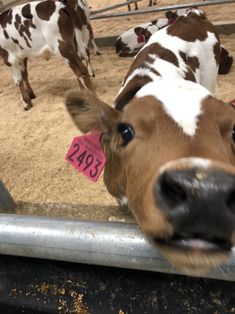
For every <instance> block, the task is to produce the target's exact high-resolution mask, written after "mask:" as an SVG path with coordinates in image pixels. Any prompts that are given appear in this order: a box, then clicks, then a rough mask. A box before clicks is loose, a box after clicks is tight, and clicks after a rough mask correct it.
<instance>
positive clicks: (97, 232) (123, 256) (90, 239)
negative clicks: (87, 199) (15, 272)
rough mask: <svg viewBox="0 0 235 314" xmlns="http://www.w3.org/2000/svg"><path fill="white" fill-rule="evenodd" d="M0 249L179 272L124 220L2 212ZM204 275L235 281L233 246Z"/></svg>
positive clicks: (11, 252) (2, 251)
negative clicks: (222, 262) (225, 260)
mask: <svg viewBox="0 0 235 314" xmlns="http://www.w3.org/2000/svg"><path fill="white" fill-rule="evenodd" d="M0 254H5V255H14V256H25V257H36V258H44V259H52V260H61V261H68V262H78V263H85V264H94V265H103V266H111V267H121V268H130V269H139V270H149V271H158V272H164V273H175V274H176V273H179V272H178V271H177V270H175V269H173V268H172V267H171V266H170V265H169V263H168V262H167V261H166V260H165V258H163V257H162V256H161V255H160V254H159V253H158V252H157V251H156V250H155V249H153V248H152V246H151V245H150V244H149V242H148V241H147V240H146V239H145V238H144V236H143V234H142V233H141V232H140V230H139V229H138V227H137V225H136V224H127V223H114V222H90V221H78V220H66V219H60V218H51V217H37V216H23V215H12V214H8V215H7V214H0ZM204 277H208V278H215V279H223V280H230V281H235V251H233V254H232V258H231V259H230V261H229V262H228V263H227V264H226V265H223V266H221V267H219V268H216V269H214V270H212V271H211V272H210V273H207V274H205V276H204Z"/></svg>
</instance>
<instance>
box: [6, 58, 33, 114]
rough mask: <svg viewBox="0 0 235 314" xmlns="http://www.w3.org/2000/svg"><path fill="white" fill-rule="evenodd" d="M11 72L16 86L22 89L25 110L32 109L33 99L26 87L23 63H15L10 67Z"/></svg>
mask: <svg viewBox="0 0 235 314" xmlns="http://www.w3.org/2000/svg"><path fill="white" fill-rule="evenodd" d="M10 70H11V74H12V77H13V80H14V82H15V84H16V86H17V87H19V89H20V92H21V96H22V102H23V107H24V109H25V110H29V109H31V108H32V102H31V98H30V96H29V93H28V91H27V90H26V89H25V86H24V80H23V72H24V66H23V63H22V62H21V61H20V62H15V63H13V64H12V65H11V67H10Z"/></svg>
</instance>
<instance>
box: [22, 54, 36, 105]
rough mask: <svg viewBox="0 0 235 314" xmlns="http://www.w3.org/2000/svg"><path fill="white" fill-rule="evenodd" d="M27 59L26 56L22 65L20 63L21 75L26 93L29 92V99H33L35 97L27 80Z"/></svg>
mask: <svg viewBox="0 0 235 314" xmlns="http://www.w3.org/2000/svg"><path fill="white" fill-rule="evenodd" d="M27 61H28V58H25V59H24V60H23V65H22V69H23V71H22V76H23V81H24V86H25V89H26V90H27V92H28V94H29V97H30V99H34V98H36V96H35V94H34V92H33V90H32V88H31V86H30V84H29V81H28V71H27Z"/></svg>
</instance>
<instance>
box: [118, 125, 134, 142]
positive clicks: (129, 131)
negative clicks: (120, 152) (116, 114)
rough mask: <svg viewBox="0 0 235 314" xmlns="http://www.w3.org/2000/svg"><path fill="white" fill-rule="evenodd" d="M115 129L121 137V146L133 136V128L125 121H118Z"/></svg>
mask: <svg viewBox="0 0 235 314" xmlns="http://www.w3.org/2000/svg"><path fill="white" fill-rule="evenodd" d="M117 131H118V133H119V134H120V135H121V137H122V141H123V146H126V145H127V144H128V143H129V142H130V141H131V140H132V139H133V138H134V136H135V132H134V129H133V128H132V126H131V125H130V124H127V123H119V124H118V126H117Z"/></svg>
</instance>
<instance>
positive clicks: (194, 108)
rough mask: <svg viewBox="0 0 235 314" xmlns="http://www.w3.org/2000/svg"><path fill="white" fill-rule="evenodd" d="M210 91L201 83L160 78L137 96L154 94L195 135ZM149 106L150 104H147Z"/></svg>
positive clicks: (186, 129)
mask: <svg viewBox="0 0 235 314" xmlns="http://www.w3.org/2000/svg"><path fill="white" fill-rule="evenodd" d="M209 95H210V92H209V91H208V90H207V89H206V88H204V87H203V86H201V85H199V84H195V83H193V82H191V81H185V80H183V79H181V80H170V79H168V80H167V79H164V80H158V81H155V82H150V83H148V84H146V85H145V86H144V87H142V88H141V89H140V90H139V91H138V92H137V94H136V97H138V98H140V97H145V96H153V97H155V98H156V99H157V100H159V101H161V103H162V106H163V109H164V110H165V112H166V113H167V114H168V115H169V116H170V117H171V118H172V119H173V120H174V121H175V122H176V123H177V124H178V125H179V127H181V128H182V130H183V132H184V133H185V134H187V135H189V136H194V135H195V132H196V129H197V121H198V117H199V115H200V114H201V112H202V110H201V103H202V101H203V100H204V99H205V97H207V96H209ZM146 106H148V104H146Z"/></svg>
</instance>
